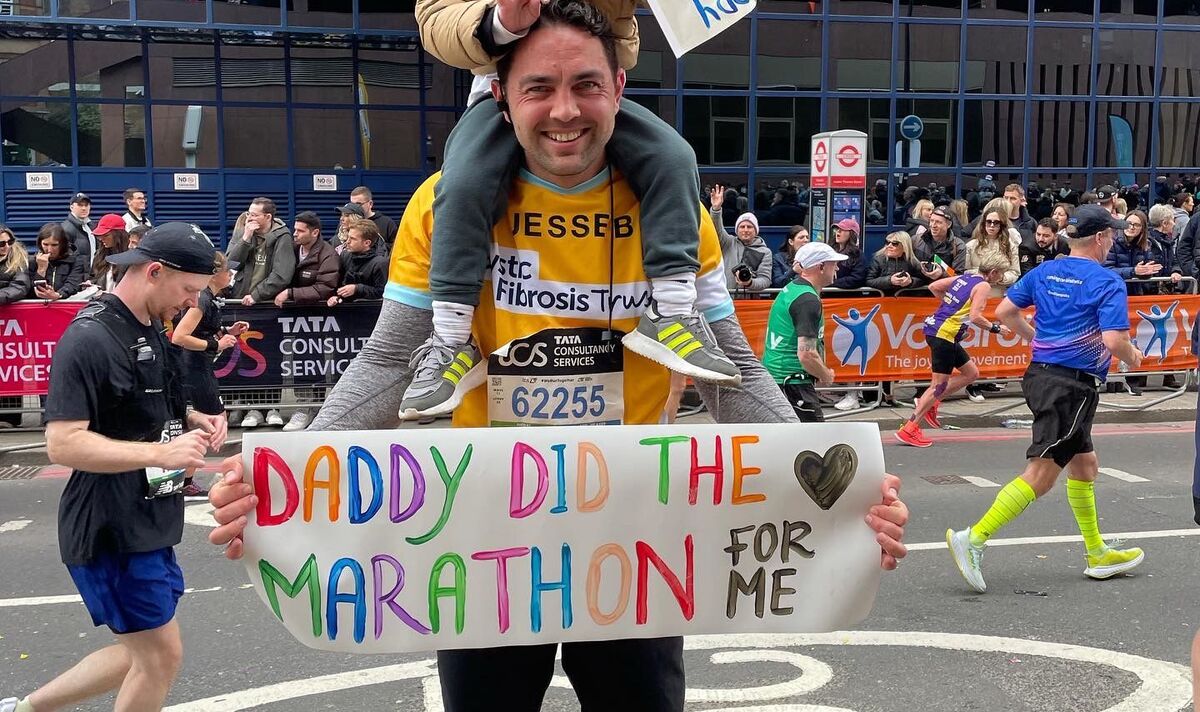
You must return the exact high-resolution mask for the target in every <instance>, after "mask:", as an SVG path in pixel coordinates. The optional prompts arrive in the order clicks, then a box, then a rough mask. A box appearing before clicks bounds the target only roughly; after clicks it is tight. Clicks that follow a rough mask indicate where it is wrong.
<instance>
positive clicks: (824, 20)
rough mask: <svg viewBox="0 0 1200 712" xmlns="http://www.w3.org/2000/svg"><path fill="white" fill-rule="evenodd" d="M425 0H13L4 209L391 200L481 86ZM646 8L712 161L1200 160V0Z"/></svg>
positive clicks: (1121, 167) (4, 64)
mask: <svg viewBox="0 0 1200 712" xmlns="http://www.w3.org/2000/svg"><path fill="white" fill-rule="evenodd" d="M693 1H695V2H704V3H710V4H711V2H712V1H714V0H693ZM412 9H413V8H412V0H401V1H399V2H397V1H395V0H282V1H281V0H243V1H242V2H227V1H225V0H119V1H114V0H0V222H4V223H7V224H9V225H11V226H13V227H15V228H16V229H17V231H18V234H19V235H20V236H21V237H23V238H25V239H28V238H30V237H31V231H32V230H35V229H36V228H37V226H39V225H40V224H41V223H43V222H45V221H48V220H52V219H54V220H57V219H61V218H62V217H63V216H64V215H65V214H66V211H67V203H68V200H69V197H70V195H71V194H73V193H74V192H75V191H76V190H83V191H85V192H87V193H89V194H90V195H91V196H92V197H93V200H94V207H93V210H94V212H96V213H99V212H109V211H117V212H119V211H123V210H124V205H123V203H122V202H121V199H120V191H121V190H122V189H123V188H126V187H129V186H137V187H140V188H143V189H144V190H146V191H147V193H148V195H149V198H150V205H151V212H152V215H153V217H154V218H155V219H156V220H157V221H163V220H171V219H186V220H191V221H195V222H199V223H200V224H202V225H203V226H205V227H206V228H208V229H210V230H212V231H215V232H216V234H220V235H227V234H228V232H229V229H230V228H231V226H232V224H233V222H234V220H235V219H236V217H237V215H238V214H239V213H240V212H241V211H242V210H244V209H245V207H246V205H247V204H248V202H249V200H250V198H252V197H254V196H256V195H267V196H269V197H271V198H273V199H275V201H276V202H277V204H278V205H279V206H280V214H281V216H283V217H290V216H291V215H292V214H294V213H295V212H296V211H299V210H304V209H313V210H317V211H318V212H320V214H321V215H322V216H323V217H327V219H328V220H334V219H335V218H336V212H335V211H334V207H335V206H336V205H340V204H341V203H343V202H345V200H346V199H347V194H348V192H349V190H350V189H351V188H352V187H353V186H355V185H359V184H365V185H368V186H370V187H371V188H372V189H373V190H374V191H375V194H376V204H377V206H378V207H379V209H380V210H382V211H384V212H387V213H390V214H392V215H393V216H394V217H399V214H400V212H401V211H402V210H403V208H404V205H405V201H406V199H407V196H408V195H410V194H411V192H412V190H413V189H414V188H415V186H416V185H417V184H418V183H419V182H420V181H421V180H422V178H423V177H424V176H426V175H428V174H429V173H430V172H432V171H434V170H437V168H438V167H439V166H440V164H441V159H442V151H443V148H444V145H445V141H446V136H447V135H448V133H449V131H450V129H451V128H452V126H453V124H454V121H455V118H456V116H457V114H458V112H461V110H462V108H463V106H464V104H465V101H466V96H467V90H468V88H469V85H470V77H469V76H468V75H467V74H466V73H464V72H459V71H454V70H451V69H449V68H447V67H445V66H443V65H441V64H439V63H438V62H437V61H436V60H434V59H433V58H432V57H431V56H429V55H428V54H426V53H424V52H423V51H422V49H421V47H420V42H419V38H418V35H417V32H416V25H415V19H414V16H413V13H412ZM639 19H640V21H641V24H642V49H641V55H640V60H639V63H638V66H637V67H636V68H635V69H634V70H632V71H631V72H630V74H629V85H628V86H629V90H628V92H629V95H630V98H631V99H633V100H635V101H638V102H640V103H643V104H645V105H647V106H649V107H651V108H652V109H654V110H655V111H656V112H657V113H658V114H659V115H660V116H661V117H663V118H664V119H665V120H666V121H668V122H671V123H673V124H674V125H675V126H676V128H677V129H678V130H679V131H680V132H681V133H682V134H683V135H684V136H685V137H686V138H687V139H688V140H689V141H690V142H691V144H692V145H693V146H694V147H695V149H696V154H697V156H698V158H699V162H700V166H701V172H702V174H703V182H705V183H717V182H720V183H725V184H730V185H734V186H740V185H745V186H747V187H748V190H749V192H751V193H753V192H754V190H755V189H757V188H762V187H765V186H770V185H776V184H778V182H779V181H780V180H784V179H787V180H789V181H790V180H793V179H800V180H802V181H805V182H806V180H807V173H808V166H807V164H808V160H809V137H810V136H811V135H812V134H813V133H816V132H818V131H822V130H831V129H858V130H861V131H864V132H866V133H867V135H868V137H869V139H868V159H869V163H868V165H869V169H868V170H869V174H870V175H869V177H870V179H871V180H869V183H874V181H875V180H876V179H879V180H884V181H885V182H886V183H887V184H888V185H889V192H894V188H891V186H893V185H895V181H894V180H891V179H892V177H893V176H896V175H898V174H902V175H906V176H908V182H909V183H913V184H921V185H925V184H928V183H933V182H936V183H938V184H939V185H942V186H948V187H951V188H953V189H954V191H955V192H960V191H961V190H962V189H963V188H970V187H974V186H975V185H976V184H977V183H978V181H979V180H980V179H981V178H982V177H983V176H984V175H985V174H990V175H992V176H993V178H994V181H995V182H996V183H997V184H998V185H1000V186H1003V184H1004V183H1007V182H1010V181H1017V182H1021V183H1023V184H1028V183H1031V182H1034V183H1037V184H1038V185H1040V186H1043V187H1049V186H1051V185H1054V186H1059V187H1063V186H1072V187H1074V188H1076V189H1083V188H1086V187H1091V186H1095V185H1099V184H1103V183H1113V184H1117V183H1120V184H1123V185H1127V184H1129V183H1131V182H1133V183H1137V184H1139V185H1144V184H1146V183H1147V182H1152V181H1154V179H1155V178H1156V177H1157V176H1158V175H1164V174H1165V175H1168V176H1170V177H1171V179H1172V180H1175V179H1177V178H1178V176H1179V175H1180V174H1190V173H1192V172H1200V146H1198V138H1197V134H1198V125H1200V123H1198V119H1200V99H1198V98H1197V96H1198V95H1200V0H925V1H918V0H845V1H844V0H759V4H758V9H757V11H756V13H755V14H754V15H753V16H751V18H750V19H749V20H747V21H742V22H741V23H739V24H737V25H735V26H733V27H732V28H730V29H729V30H727V31H726V32H725V33H723V34H722V35H720V36H719V37H717V38H716V39H715V40H713V41H711V42H710V43H708V44H706V45H704V46H703V47H700V48H699V49H697V50H695V51H693V52H692V53H690V54H688V55H686V56H685V57H683V58H682V59H680V60H676V59H675V57H674V56H673V55H672V54H671V52H670V50H669V48H668V47H667V45H666V42H665V41H664V39H663V37H662V34H661V32H660V31H659V30H658V28H657V27H656V25H655V23H654V19H653V17H652V16H650V15H648V14H642V15H641V16H640V18H639ZM909 115H914V116H917V117H919V118H920V119H921V120H922V123H923V126H924V129H923V133H922V135H921V137H920V141H921V151H920V162H919V164H917V165H913V160H912V159H913V156H912V152H911V147H910V144H908V142H907V141H905V140H904V139H903V138H902V136H901V132H900V129H899V126H898V123H899V121H900V120H901V119H903V118H905V117H907V116H909ZM989 162H991V164H992V165H989ZM45 173H49V174H51V179H50V180H51V182H52V188H51V189H42V190H30V189H28V188H29V187H31V186H32V187H37V188H46V187H47V186H46V185H45V183H44V180H45V179H44V177H43V176H42V175H41V174H45ZM192 175H194V176H195V177H196V178H198V180H197V181H195V182H193V181H192V180H190V178H189V176H192ZM330 175H333V176H336V179H334V181H333V183H332V186H333V187H335V188H336V190H333V191H329V190H317V189H315V188H317V187H318V186H319V187H330V185H331V184H330V183H329V179H328V178H327V176H330ZM31 176H34V177H33V178H31ZM180 176H184V177H183V178H181V177H180ZM892 197H895V196H892ZM887 212H888V214H889V216H890V214H891V211H890V210H889V211H887Z"/></svg>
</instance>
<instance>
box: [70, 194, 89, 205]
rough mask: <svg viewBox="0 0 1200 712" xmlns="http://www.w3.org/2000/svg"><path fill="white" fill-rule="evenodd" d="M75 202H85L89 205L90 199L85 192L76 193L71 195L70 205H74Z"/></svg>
mask: <svg viewBox="0 0 1200 712" xmlns="http://www.w3.org/2000/svg"><path fill="white" fill-rule="evenodd" d="M75 203H87V204H88V205H91V204H92V199H91V198H89V197H88V194H87V193H76V194H75V195H72V196H71V205H74V204H75Z"/></svg>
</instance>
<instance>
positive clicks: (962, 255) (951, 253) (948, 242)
mask: <svg viewBox="0 0 1200 712" xmlns="http://www.w3.org/2000/svg"><path fill="white" fill-rule="evenodd" d="M913 255H914V256H916V258H917V259H918V260H920V261H921V262H932V261H933V256H934V255H937V256H938V257H940V258H942V261H943V262H945V263H946V264H948V265H950V268H951V269H953V270H954V271H955V272H956V273H958V274H962V273H963V272H966V271H967V243H965V242H963V241H962V240H961V239H959V238H958V237H957V236H956V235H955V234H954V228H953V227H951V228H950V234H949V235H947V236H946V239H945V240H943V241H942V242H938V241H937V240H935V239H933V233H931V232H929V231H925V232H924V233H923V234H922V235H921V236H920V237H914V238H913Z"/></svg>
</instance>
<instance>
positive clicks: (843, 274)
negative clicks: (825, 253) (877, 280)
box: [829, 245, 870, 289]
mask: <svg viewBox="0 0 1200 712" xmlns="http://www.w3.org/2000/svg"><path fill="white" fill-rule="evenodd" d="M833 248H834V249H835V250H836V249H837V246H836V245H834V246H833ZM843 254H845V255H846V257H847V259H844V260H842V261H841V262H838V263H837V279H835V280H833V284H831V285H829V286H830V287H833V288H834V289H861V288H862V287H865V286H867V270H868V268H869V267H870V260H866V259H863V254H862V250H861V249H859V248H858V247H855V248H854V250H853V251H851V252H846V253H843Z"/></svg>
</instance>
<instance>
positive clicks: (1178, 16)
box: [1163, 0, 1200, 25]
mask: <svg viewBox="0 0 1200 712" xmlns="http://www.w3.org/2000/svg"><path fill="white" fill-rule="evenodd" d="M1163 19H1164V20H1169V24H1172V25H1176V24H1187V25H1195V24H1200V8H1197V7H1196V0H1163Z"/></svg>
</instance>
